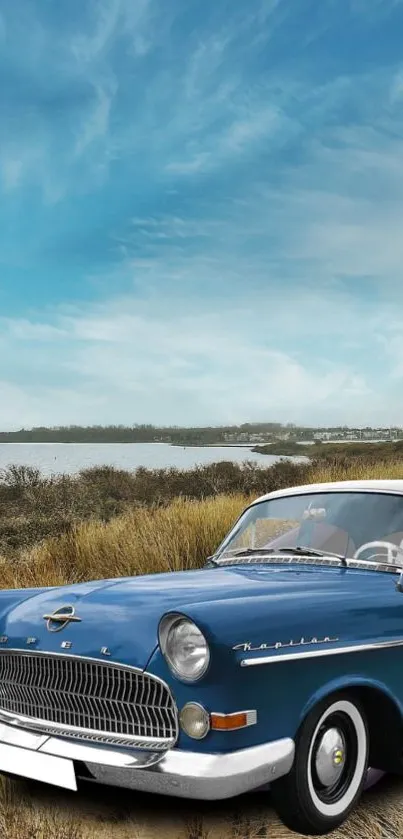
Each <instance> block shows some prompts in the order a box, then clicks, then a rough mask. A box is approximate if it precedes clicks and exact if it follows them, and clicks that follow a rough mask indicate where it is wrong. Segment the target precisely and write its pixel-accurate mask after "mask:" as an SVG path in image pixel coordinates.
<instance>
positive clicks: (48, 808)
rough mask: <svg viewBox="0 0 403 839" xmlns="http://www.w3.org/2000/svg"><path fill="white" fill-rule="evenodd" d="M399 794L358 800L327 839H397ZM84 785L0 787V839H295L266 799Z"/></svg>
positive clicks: (389, 791) (391, 788)
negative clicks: (169, 795) (69, 788)
mask: <svg viewBox="0 0 403 839" xmlns="http://www.w3.org/2000/svg"><path fill="white" fill-rule="evenodd" d="M402 795H403V786H402V782H401V781H397V780H396V779H393V778H388V779H385V780H384V781H381V783H380V784H379V786H378V787H377V788H375V789H373V790H371V791H370V792H367V793H365V794H364V796H363V799H362V802H361V804H360V806H359V807H358V808H357V809H356V811H355V812H354V813H353V814H352V816H351V817H350V819H349V820H348V821H347V822H346V823H345V824H344V825H343V826H342V827H341V828H339V829H338V830H336V831H334V833H332V834H331V837H332V839H403V821H402V818H401V801H402ZM157 805H158V806H156V801H155V799H154V798H152V797H151V796H147V795H141V794H140V793H138V794H135V793H131V792H127V791H125V790H113V789H108V788H104V787H99V788H98V787H93V786H91V785H87V786H84V785H82V786H81V787H80V789H79V791H78V793H69V792H64V791H62V790H59V789H54V790H53V789H49V787H46V786H45V785H42V784H34V783H25V782H21V781H10V780H8V779H2V780H0V839H53V837H57V839H158V837H163V838H164V839H301V837H300V835H299V834H295V833H291V832H290V831H289V830H288V829H287V828H286V827H284V825H283V824H282V823H281V822H280V821H279V819H278V818H277V816H276V815H275V813H274V812H273V810H272V809H271V806H270V794H269V793H255V794H251V795H245V796H243V797H242V798H238V799H233V800H232V801H231V800H229V801H223V802H213V803H212V804H210V803H208V802H206V803H203V802H187V801H185V800H182V799H165V798H159V799H158V802H157Z"/></svg>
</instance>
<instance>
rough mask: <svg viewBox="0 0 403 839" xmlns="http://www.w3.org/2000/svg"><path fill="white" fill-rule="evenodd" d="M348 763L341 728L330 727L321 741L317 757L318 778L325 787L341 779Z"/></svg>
mask: <svg viewBox="0 0 403 839" xmlns="http://www.w3.org/2000/svg"><path fill="white" fill-rule="evenodd" d="M345 763H346V743H345V739H344V737H343V734H342V732H341V731H340V729H339V728H328V729H327V731H325V733H324V735H323V737H322V739H321V740H320V742H319V745H318V749H317V752H316V758H315V769H316V774H317V776H318V779H319V781H320V783H321V784H323V786H324V787H332V786H334V785H335V784H336V783H337V781H338V780H339V778H340V776H341V774H342V772H343V769H344V767H345Z"/></svg>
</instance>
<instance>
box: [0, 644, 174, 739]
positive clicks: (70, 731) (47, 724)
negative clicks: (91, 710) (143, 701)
mask: <svg viewBox="0 0 403 839" xmlns="http://www.w3.org/2000/svg"><path fill="white" fill-rule="evenodd" d="M10 653H11V654H13V653H14V654H18V655H23V656H26V657H28V658H31V659H32V657H33V656H43V657H45V658H56V659H59V658H63V659H68V660H69V661H71V660H72V659H74V660H75V661H80V662H82V661H84V662H86V661H88V662H90V663H92V664H101V665H102V666H103V667H109V668H110V669H114V668H119V669H120V670H125V671H128V672H131V673H137V674H138V675H145V676H148V677H149V678H150V679H152V680H155V682H157V683H159V684H160V685H161V686H162V687H163V688H164V689H165V690H166V691H167V695H168V696H169V697H170V699H171V702H172V711H173V713H174V716H175V723H176V736H175V737H170V738H162V737H161V738H159V737H144V736H140V735H136V736H134V735H125V734H114V733H113V732H107V731H106V732H102V731H97V730H96V729H86V728H80V727H77V726H72V725H71V726H69V725H64V724H62V723H57V722H53V721H49V720H41V719H39V718H37V717H26V716H24V715H22V714H21V715H20V714H17V713H13V712H9V711H5V710H4V709H3V708H1V697H0V722H4V723H6V724H7V723H8V724H10V723H11V724H12V725H16V726H17V725H18V726H21V729H24V730H30V731H31V732H39V733H41V732H42V733H44V734H47V735H48V736H52V735H55V736H56V737H71V738H73V739H74V740H76V741H77V742H79V741H80V740H82V742H84V743H91V742H93V743H94V745H95V744H96V743H98V744H100V745H102V744H103V745H106V746H108V745H110V746H111V747H113V746H115V747H116V746H122V747H125V748H133V749H136V748H138V749H149V750H153V751H166V750H167V749H171V748H172V747H173V746H175V744H176V742H177V740H178V737H179V713H178V708H177V705H176V702H175V699H174V697H173V695H172V691H171V689H170V687H169V685H168V684H167V683H166V682H165V681H164V680H163V679H161V678H160V677H159V676H154V674H153V673H149V672H148V671H147V670H145V669H141V668H139V667H133V666H131V665H129V664H121V663H120V662H117V661H111V660H110V659H103V658H91V657H90V656H79V655H70V654H68V653H59V652H48V651H46V650H36V649H35V650H26V649H19V648H18V647H6V648H0V657H1V656H4V657H5V656H7V655H9V654H10Z"/></svg>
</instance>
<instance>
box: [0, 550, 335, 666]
mask: <svg viewBox="0 0 403 839" xmlns="http://www.w3.org/2000/svg"><path fill="white" fill-rule="evenodd" d="M341 574H343V572H341V571H340V569H335V568H327V569H319V568H313V567H312V568H309V567H304V568H302V567H292V566H288V567H287V568H283V567H281V566H276V567H274V566H271V567H265V568H263V567H256V566H254V567H247V566H242V567H241V566H237V567H231V566H230V567H226V568H211V569H202V570H198V571H197V570H196V571H184V572H173V573H167V574H152V575H147V576H142V577H130V578H124V579H118V580H116V579H111V580H101V581H95V582H91V583H81V584H77V585H72V586H62V587H60V588H47V589H40V590H32V589H31V590H29V591H25V592H24V590H20V591H17V592H12V593H11V592H2V593H0V635H1V636H7V639H8V640H7V647H8V648H11V647H12V648H18V649H26V648H27V643H28V641H27V639H30V644H29V649H31V650H34V649H38V650H47V651H49V652H58V651H60V650H61V645H62V643H63V642H69V643H70V644H71V647H68V649H70V651H71V654H77V655H86V656H92V657H94V658H99V657H100V654H101V648H103V647H107V648H108V650H109V652H110V655H111V658H112V659H113V660H119V661H121V662H122V663H127V664H131V665H133V666H137V667H141V668H144V667H146V665H147V662H148V660H149V658H150V656H151V655H152V653H153V651H154V650H155V647H156V645H157V642H158V637H157V632H158V624H159V621H160V618H161V616H162V615H163V614H165V613H166V612H170V611H178V612H181V613H183V614H186V615H188V616H189V617H190V618H193V619H194V620H197V621H198V623H199V625H200V626H201V628H203V631H205V632H206V634H207V635H208V636H209V637H210V640H212V639H213V638H216V639H218V640H219V641H220V642H221V643H223V642H224V643H227V642H228V643H231V641H232V643H235V642H236V640H237V639H238V640H239V641H242V638H239V632H240V628H239V627H240V626H242V627H244V626H245V628H248V629H250V628H252V627H255V631H254V633H253V634H255V633H256V632H258V633H259V632H261V631H263V629H264V628H265V629H266V634H267V626H268V625H270V624H272V623H273V621H275V618H276V615H278V614H281V615H282V616H283V617H282V620H284V614H285V612H287V614H288V615H289V614H290V610H291V611H292V613H293V614H294V615H295V617H297V616H298V617H300V615H301V609H303V608H304V603H306V604H308V603H309V604H311V603H312V598H314V600H315V601H316V602H317V603H320V604H322V609H324V610H325V611H326V610H327V612H328V611H329V600H330V599H331V601H332V602H334V598H335V595H336V592H337V591H338V592H339V594H341V596H342V597H343V598H344V600H345V599H346V597H347V598H348V589H349V588H351V585H348V586H347V583H346V580H347V575H346V574H344V575H343V577H344V582H343V583H341V579H342V577H341ZM335 577H337V578H338V580H339V582H338V583H337V582H336V579H335ZM340 586H341V588H342V591H340ZM346 586H347V588H346ZM63 606H74V608H75V612H76V615H77V616H78V617H79V618H80V619H81V620H80V622H77V623H69V625H68V626H66V627H65V628H63V629H62V630H61V631H57V632H50V631H49V630H48V629H47V624H46V620H44V615H46V614H50V613H52V612H53V611H54V610H55V609H59V608H60V607H63ZM316 613H317V609H316ZM316 631H318V630H316ZM329 631H331V628H329V629H328V630H327V634H328V632H329ZM314 634H315V633H314ZM249 635H250V633H249ZM262 640H264V639H262Z"/></svg>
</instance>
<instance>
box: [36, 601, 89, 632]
mask: <svg viewBox="0 0 403 839" xmlns="http://www.w3.org/2000/svg"><path fill="white" fill-rule="evenodd" d="M43 619H44V620H45V621H47V623H46V629H47V630H48V631H49V632H60V630H61V629H64V627H65V626H68V624H69V623H80V622H81V618H79V617H77V615H76V610H75V608H74V606H60V608H59V609H55V611H54V612H52V614H51V615H44V616H43Z"/></svg>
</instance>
